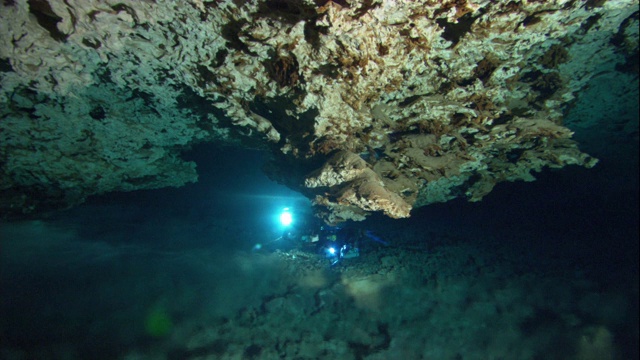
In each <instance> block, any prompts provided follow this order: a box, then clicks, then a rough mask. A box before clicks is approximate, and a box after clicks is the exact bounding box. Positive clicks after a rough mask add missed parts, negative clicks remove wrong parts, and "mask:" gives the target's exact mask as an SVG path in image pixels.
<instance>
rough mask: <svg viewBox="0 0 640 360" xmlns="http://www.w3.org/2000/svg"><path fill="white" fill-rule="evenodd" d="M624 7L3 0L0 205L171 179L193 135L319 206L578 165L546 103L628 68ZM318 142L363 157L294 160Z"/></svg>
mask: <svg viewBox="0 0 640 360" xmlns="http://www.w3.org/2000/svg"><path fill="white" fill-rule="evenodd" d="M637 14H638V4H637V1H635V0H609V1H588V2H578V1H568V0H555V1H544V2H527V1H525V2H514V1H508V0H499V1H486V0H477V1H458V0H445V1H428V0H418V1H395V0H380V1H374V2H372V1H361V0H351V1H309V0H305V1H292V0H291V1H290V0H249V1H233V0H220V1H202V0H190V1H184V2H175V1H169V0H158V1H154V2H149V1H137V0H136V1H134V0H118V1H101V0H100V1H99V0H78V1H68V0H13V1H4V2H2V4H1V5H0V34H1V35H2V36H0V104H1V105H0V118H1V121H0V166H1V167H2V171H1V173H0V209H2V212H3V213H4V214H15V213H18V214H19V213H28V212H33V211H39V210H44V209H47V208H50V207H60V206H69V205H73V204H77V203H79V202H82V201H83V200H84V199H85V198H86V197H87V196H90V195H93V194H101V193H105V192H109V191H123V190H124V191H128V190H135V189H148V188H157V187H163V186H180V185H183V184H185V183H187V182H190V181H195V180H196V178H197V176H196V172H195V168H194V164H191V163H188V162H185V161H183V160H181V159H180V156H179V154H180V151H182V150H186V149H188V148H189V147H190V146H191V145H193V144H196V143H200V142H205V141H218V142H226V143H231V144H245V145H246V144H251V146H257V147H261V148H263V149H267V150H269V151H271V152H272V153H273V154H274V155H275V156H274V159H277V160H275V163H274V164H272V165H271V166H270V168H271V169H274V171H276V174H275V175H274V177H275V178H279V179H285V180H284V181H285V182H286V183H287V184H288V185H290V186H292V187H294V188H296V189H298V190H300V191H302V192H303V193H305V194H306V195H308V196H309V197H310V198H316V203H317V204H318V205H321V206H320V208H319V211H320V212H323V211H324V212H326V217H327V218H329V217H333V219H334V220H340V219H346V218H349V219H362V218H363V217H364V216H365V214H366V213H367V212H369V211H384V212H385V213H386V214H388V215H390V216H394V217H404V216H408V214H409V210H410V209H411V207H412V206H413V207H417V206H422V205H426V204H429V203H433V202H438V201H447V200H449V199H452V198H455V197H460V196H462V197H466V198H468V199H470V200H472V201H476V200H479V199H481V198H482V197H483V196H485V195H486V194H487V193H488V192H490V191H491V189H492V188H493V186H494V185H495V184H496V183H497V182H500V181H514V180H525V181H529V180H532V179H533V176H532V175H531V172H532V171H533V172H535V171H540V170H542V169H543V168H544V167H562V166H565V165H581V166H587V167H590V166H593V165H594V164H595V162H596V160H595V159H593V158H591V157H589V156H588V155H586V154H583V153H581V152H580V151H579V150H578V147H577V144H575V143H574V142H572V141H570V140H569V139H570V137H571V131H569V130H568V129H567V128H566V127H564V126H563V124H562V120H563V114H564V113H565V112H566V111H567V109H568V108H569V107H570V106H571V104H572V103H574V102H575V99H576V97H577V96H578V94H579V93H580V91H582V90H583V89H584V88H585V87H586V86H587V84H588V82H589V81H590V80H591V79H592V78H593V77H594V76H595V74H598V73H603V72H614V71H620V72H627V73H634V72H635V73H636V74H637V71H638V67H637V54H638V31H637V24H638V15H637ZM577 125H579V124H577ZM335 153H341V154H351V155H349V157H350V158H351V157H352V155H355V156H358V157H360V158H361V160H362V159H366V160H364V161H366V162H367V163H368V165H367V166H364V167H362V168H357V169H354V170H353V171H354V172H353V173H352V172H350V171H345V170H344V169H343V170H341V171H339V172H336V174H333V173H331V171H330V169H327V172H325V173H324V175H322V176H324V178H323V177H322V176H321V177H320V178H313V179H309V178H308V177H307V176H308V172H305V171H301V169H303V168H305V167H306V165H307V164H318V163H323V162H326V161H330V160H329V158H330V157H331V156H333V154H335ZM356 163H358V164H357V165H358V166H362V164H361V162H357V161H356ZM291 164H296V166H291ZM297 165H299V166H297ZM358 171H362V173H357V172H358ZM356 173H357V174H356ZM334 175H335V176H334ZM338 175H339V176H338ZM340 176H342V177H344V178H341V177H340ZM350 176H353V178H351V179H348V178H349V177H350ZM305 179H306V180H309V181H312V180H313V181H317V182H318V184H317V185H315V186H310V185H313V184H312V183H309V184H306V186H304V185H303V184H305ZM329 181H334V182H335V183H331V182H329ZM319 184H323V185H321V186H320V185H319ZM326 187H328V188H329V189H334V188H336V187H338V188H340V192H339V193H338V194H333V195H331V196H327V195H325V194H324V193H323V191H325V190H326V189H325V188H326ZM345 187H346V188H345ZM322 207H324V209H323V208H322ZM348 214H350V215H348Z"/></svg>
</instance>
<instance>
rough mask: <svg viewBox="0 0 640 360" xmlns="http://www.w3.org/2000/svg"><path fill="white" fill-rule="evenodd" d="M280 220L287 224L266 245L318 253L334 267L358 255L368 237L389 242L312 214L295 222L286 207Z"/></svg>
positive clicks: (370, 233)
mask: <svg viewBox="0 0 640 360" xmlns="http://www.w3.org/2000/svg"><path fill="white" fill-rule="evenodd" d="M280 221H281V224H282V225H283V226H284V230H283V232H282V236H280V237H278V238H277V239H275V240H272V241H270V242H268V243H266V244H264V245H267V246H269V248H271V249H272V250H275V249H279V250H283V251H287V250H292V249H299V250H301V251H305V252H312V253H316V254H318V255H321V256H324V257H326V258H328V259H329V260H330V263H331V265H332V266H333V265H336V264H338V263H339V262H340V261H341V260H343V259H353V258H356V257H359V256H360V249H361V244H362V243H363V242H364V241H365V240H367V239H370V240H373V241H375V242H378V243H381V244H383V245H388V243H387V242H385V241H384V240H382V239H381V238H380V237H378V236H376V235H375V234H374V233H373V232H371V231H369V230H363V229H360V228H356V227H338V226H328V225H326V224H324V223H323V222H322V221H321V220H320V219H317V218H314V217H309V216H308V217H304V218H300V219H297V221H295V222H294V221H292V214H291V212H290V210H289V208H284V210H283V212H282V213H281V215H280ZM261 248H262V245H260V247H257V248H256V247H255V246H254V250H260V249H261Z"/></svg>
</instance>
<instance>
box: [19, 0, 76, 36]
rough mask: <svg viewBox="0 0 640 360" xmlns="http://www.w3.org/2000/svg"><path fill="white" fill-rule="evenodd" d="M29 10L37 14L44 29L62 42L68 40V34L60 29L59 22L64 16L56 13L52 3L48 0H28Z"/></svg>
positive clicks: (36, 16)
mask: <svg viewBox="0 0 640 360" xmlns="http://www.w3.org/2000/svg"><path fill="white" fill-rule="evenodd" d="M27 3H28V4H29V12H30V13H31V14H32V15H33V16H35V18H36V21H37V22H38V24H39V25H40V26H42V28H43V29H45V30H47V31H48V32H49V35H51V37H52V38H53V39H54V40H56V41H60V42H65V41H66V40H67V37H68V36H67V35H66V34H65V33H63V32H62V31H60V30H58V23H59V22H60V21H62V18H61V17H60V16H58V14H56V13H55V12H54V11H53V9H52V8H51V5H49V3H48V2H47V1H46V0H28V1H27Z"/></svg>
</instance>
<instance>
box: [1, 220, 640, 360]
mask: <svg viewBox="0 0 640 360" xmlns="http://www.w3.org/2000/svg"><path fill="white" fill-rule="evenodd" d="M1 230H2V233H3V234H2V235H3V236H12V235H13V236H15V235H16V234H20V235H21V237H22V238H23V239H28V238H32V239H34V240H35V239H36V238H39V241H40V243H39V244H38V245H37V247H36V246H34V244H35V242H34V243H31V245H29V241H26V240H25V241H22V242H20V244H17V243H11V242H7V244H6V246H5V252H4V255H5V258H4V259H3V263H4V271H3V277H2V282H3V284H2V285H3V287H5V289H9V290H11V292H10V293H11V294H12V296H11V297H10V298H5V299H4V301H3V302H2V313H3V317H4V322H5V323H4V324H3V325H4V326H3V327H2V329H3V333H0V335H1V336H0V338H1V339H3V343H4V344H2V345H1V349H0V355H2V356H0V357H2V358H4V359H41V358H49V359H76V358H88V357H90V358H94V359H100V358H105V359H106V358H111V359H113V358H124V359H345V360H346V359H369V360H374V359H465V360H470V359H505V360H506V359H542V358H544V359H582V360H587V359H589V360H590V359H593V360H596V359H629V358H632V356H635V355H634V351H635V354H636V355H637V346H636V345H637V339H638V333H637V329H638V327H637V321H636V320H637V319H634V317H637V308H635V307H634V306H635V305H634V301H635V300H634V299H636V300H637V296H638V294H637V291H638V285H637V284H638V283H637V280H636V281H635V282H634V280H632V279H620V278H617V279H616V281H613V282H610V281H608V280H607V279H602V278H600V279H597V280H594V278H595V277H597V276H593V274H592V273H590V271H591V270H590V269H589V266H587V265H585V264H584V263H581V262H580V260H579V259H574V260H570V259H562V258H561V256H560V258H555V257H553V256H549V254H546V255H545V256H542V255H541V252H539V251H536V249H535V247H534V246H531V245H530V244H533V243H535V239H525V241H521V242H517V241H511V242H508V241H504V240H505V239H496V238H491V237H490V236H484V237H482V236H480V237H478V236H475V237H473V236H471V235H470V234H464V233H461V232H460V231H449V232H441V233H438V232H432V233H421V234H419V233H417V232H411V231H410V230H409V229H405V230H404V231H396V233H395V235H393V236H392V237H393V238H392V239H389V240H390V242H391V245H390V246H388V247H384V246H381V245H378V244H376V243H371V244H366V245H365V246H363V249H362V250H363V251H362V255H361V256H360V257H358V258H354V259H348V260H345V261H343V262H342V263H341V264H338V265H336V266H334V267H331V266H329V263H328V260H327V259H325V258H323V257H320V256H317V255H314V254H310V253H308V252H303V251H299V250H291V251H280V250H278V251H274V252H251V251H237V252H233V253H231V252H225V251H222V250H221V249H222V248H221V247H215V246H213V247H209V248H202V247H201V248H198V249H191V250H182V251H164V250H163V251H160V250H149V248H146V247H145V246H144V245H140V244H134V245H132V244H118V245H114V244H108V243H106V242H77V238H76V236H77V234H75V235H70V233H73V231H72V230H69V229H64V228H51V226H50V225H49V224H47V223H43V222H29V223H26V224H23V225H19V226H16V225H14V226H13V227H11V228H7V227H4V228H3V229H1ZM45 233H46V234H47V239H42V237H40V236H39V234H45ZM238 235H239V236H245V235H247V234H244V235H243V234H238ZM391 235H392V234H391V233H388V234H386V236H387V238H389V237H391ZM523 236H524V237H526V234H520V235H519V237H523ZM5 239H6V237H5ZM232 240H233V239H232ZM525 244H529V245H525ZM19 254H21V255H19ZM12 255H15V256H12ZM26 263H29V264H31V265H30V269H29V271H25V270H26V269H24V268H21V266H22V267H23V266H24V265H20V264H26ZM617 273H618V270H616V269H613V268H612V269H611V274H612V275H611V276H616V275H615V274H617ZM630 284H635V285H630ZM636 305H637V304H636ZM7 324H10V325H12V327H9V326H7ZM630 356H631V357H630Z"/></svg>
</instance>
